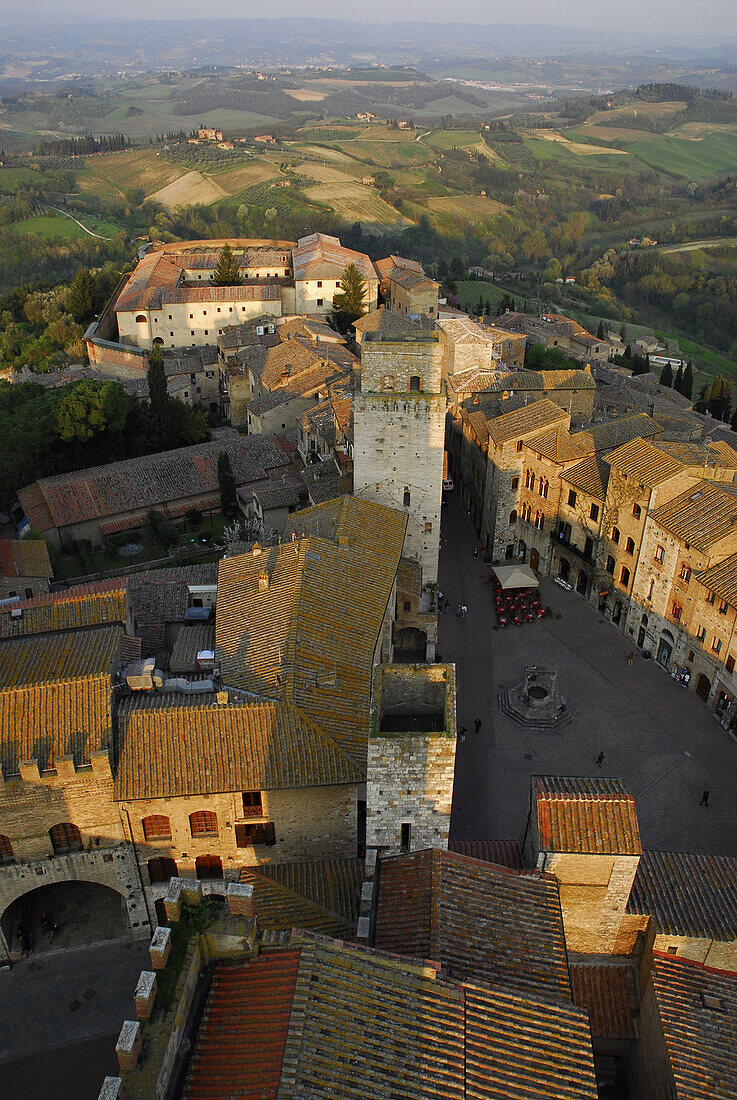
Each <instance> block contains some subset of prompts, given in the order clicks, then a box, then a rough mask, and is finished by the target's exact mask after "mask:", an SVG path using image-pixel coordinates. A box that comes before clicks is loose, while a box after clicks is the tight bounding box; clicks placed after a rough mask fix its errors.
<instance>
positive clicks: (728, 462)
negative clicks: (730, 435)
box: [706, 439, 737, 468]
mask: <svg viewBox="0 0 737 1100" xmlns="http://www.w3.org/2000/svg"><path fill="white" fill-rule="evenodd" d="M706 446H707V448H708V449H709V450H710V451H711V452H712V454H713V455H714V457H715V459H716V463H717V465H718V466H727V467H732V468H735V467H737V451H736V450H735V449H734V447H732V446H730V444H729V443H727V442H726V440H724V439H717V440H715V441H714V442H712V443H707V445H706Z"/></svg>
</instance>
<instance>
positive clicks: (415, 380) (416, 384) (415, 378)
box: [409, 374, 420, 390]
mask: <svg viewBox="0 0 737 1100" xmlns="http://www.w3.org/2000/svg"><path fill="white" fill-rule="evenodd" d="M409 388H410V390H419V388H420V376H419V374H413V375H412V377H411V378H410V380H409Z"/></svg>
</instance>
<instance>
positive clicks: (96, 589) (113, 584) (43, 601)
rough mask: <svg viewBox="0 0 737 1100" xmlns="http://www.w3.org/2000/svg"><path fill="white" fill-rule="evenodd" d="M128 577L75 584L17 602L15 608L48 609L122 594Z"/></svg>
mask: <svg viewBox="0 0 737 1100" xmlns="http://www.w3.org/2000/svg"><path fill="white" fill-rule="evenodd" d="M126 581H127V578H126V577H110V578H109V579H108V580H100V581H89V582H88V583H87V584H75V585H72V586H71V587H70V588H62V589H58V590H57V591H56V592H43V593H42V594H41V595H39V596H32V597H31V598H30V599H25V600H17V601H16V602H15V603H14V604H13V607H19V608H21V609H22V610H23V611H25V610H26V609H30V608H33V607H47V606H49V605H50V604H56V603H63V602H64V601H69V602H70V603H71V602H72V601H74V600H80V599H85V598H86V597H88V596H99V595H103V594H106V593H109V592H121V591H125V589H126Z"/></svg>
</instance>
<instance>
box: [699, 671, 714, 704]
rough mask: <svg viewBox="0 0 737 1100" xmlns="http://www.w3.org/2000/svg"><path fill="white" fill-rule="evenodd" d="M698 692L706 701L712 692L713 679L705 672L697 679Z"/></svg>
mask: <svg viewBox="0 0 737 1100" xmlns="http://www.w3.org/2000/svg"><path fill="white" fill-rule="evenodd" d="M696 694H697V695H698V696H699V698H700V699H703V700H704V702H707V700H708V698H709V695H710V694H711V681H710V679H709V677H708V676H704V674H703V672H702V673H701V675H700V676H699V678H698V680H697V681H696Z"/></svg>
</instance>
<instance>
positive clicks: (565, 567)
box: [558, 558, 571, 581]
mask: <svg viewBox="0 0 737 1100" xmlns="http://www.w3.org/2000/svg"><path fill="white" fill-rule="evenodd" d="M570 573H571V563H570V562H569V560H568V558H561V559H560V564H559V565H558V576H559V577H560V579H561V580H562V581H567V580H568V578H569V576H570Z"/></svg>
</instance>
